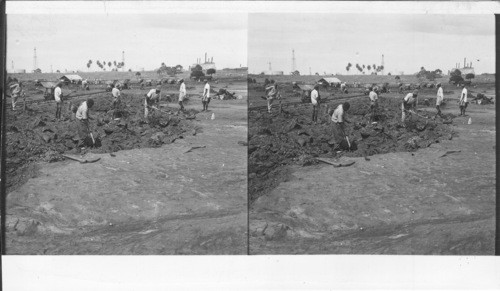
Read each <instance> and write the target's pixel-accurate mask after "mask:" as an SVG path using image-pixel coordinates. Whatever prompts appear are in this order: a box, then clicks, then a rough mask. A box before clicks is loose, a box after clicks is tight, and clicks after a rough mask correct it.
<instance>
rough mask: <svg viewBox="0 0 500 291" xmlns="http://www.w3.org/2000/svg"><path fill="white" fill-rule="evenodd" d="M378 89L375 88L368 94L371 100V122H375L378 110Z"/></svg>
mask: <svg viewBox="0 0 500 291" xmlns="http://www.w3.org/2000/svg"><path fill="white" fill-rule="evenodd" d="M377 88H378V87H375V88H373V89H372V90H371V91H370V93H369V94H368V97H369V98H370V110H371V112H372V114H371V116H370V122H373V120H374V117H375V111H376V110H377V108H378V95H377V92H378V89H377Z"/></svg>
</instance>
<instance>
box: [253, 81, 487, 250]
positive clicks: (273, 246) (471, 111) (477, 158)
mask: <svg viewBox="0 0 500 291" xmlns="http://www.w3.org/2000/svg"><path fill="white" fill-rule="evenodd" d="M284 86H287V85H284ZM251 88H252V87H249V102H250V104H252V103H258V102H259V101H258V99H259V96H260V95H262V93H261V92H257V90H252V89H251ZM285 91H286V92H288V93H287V94H286V95H287V97H288V102H291V101H294V100H298V97H297V96H293V95H292V94H293V93H291V92H290V91H288V90H286V89H285ZM469 91H472V92H473V94H476V93H477V92H483V93H486V94H489V95H490V96H491V95H493V96H494V94H495V93H494V83H491V84H483V85H480V86H478V88H473V89H472V88H471V89H470V90H469ZM445 92H448V93H447V94H446V95H445V99H448V100H447V106H446V108H445V109H444V110H443V113H444V114H445V115H446V119H439V118H438V119H436V121H433V120H432V119H420V118H417V119H416V120H415V121H417V124H418V123H419V122H422V123H423V122H425V121H427V122H428V124H432V123H435V127H434V128H433V129H432V130H430V131H429V132H426V131H427V130H428V127H426V128H425V129H424V130H420V129H422V127H420V129H419V125H417V126H416V127H413V128H411V129H409V128H401V127H398V126H397V119H399V118H400V112H399V111H398V112H395V109H394V107H393V106H392V105H391V102H392V100H400V99H401V98H402V96H403V95H400V94H397V93H388V94H382V97H381V105H384V106H382V108H384V107H385V108H387V110H386V111H382V113H381V117H382V118H380V120H379V122H378V124H377V126H378V127H380V128H379V129H378V130H377V129H376V127H377V126H374V127H372V128H370V126H369V125H368V126H367V125H365V126H363V124H362V123H363V121H362V120H364V119H366V118H367V114H366V112H362V107H363V106H364V105H363V104H360V103H359V102H367V101H366V100H365V99H363V97H361V100H362V101H357V100H356V98H354V99H351V100H350V102H351V104H355V106H357V107H359V108H361V109H359V110H353V111H352V112H351V114H350V115H348V116H349V117H351V119H352V120H354V122H353V123H354V124H351V125H349V126H350V128H349V130H348V132H351V134H350V136H351V138H352V139H353V140H356V141H357V145H358V148H357V149H356V150H355V151H354V152H350V153H345V152H343V153H337V152H334V151H332V150H331V147H330V144H329V143H328V139H327V136H328V135H327V129H323V127H327V125H328V123H327V121H326V120H325V119H326V117H325V118H324V120H323V123H320V124H318V125H316V126H314V127H315V128H312V125H310V124H309V123H308V122H307V120H310V110H311V109H310V108H309V107H308V106H307V105H304V106H306V108H307V109H300V106H299V105H297V106H288V107H285V108H284V109H285V110H286V111H287V112H288V113H285V114H282V115H281V116H284V117H287V114H288V115H289V116H288V122H290V120H292V119H293V118H295V119H296V120H297V122H295V124H298V125H299V126H298V127H297V126H295V125H294V126H293V127H289V129H290V131H289V132H285V133H276V132H274V124H275V123H280V122H281V119H280V117H279V116H280V115H279V114H278V112H277V109H275V111H274V113H273V115H272V116H271V117H269V116H266V114H267V113H265V112H264V111H256V110H252V109H251V108H252V105H250V112H249V123H250V126H249V138H250V139H249V153H250V154H249V156H250V158H249V193H250V199H251V204H250V213H249V216H250V253H251V254H443V255H444V254H455V255H457V254H460V255H492V254H493V253H494V239H495V183H496V179H495V177H496V176H495V159H494V156H495V134H496V129H495V107H494V105H492V104H490V105H478V104H469V108H468V112H467V116H466V117H459V116H457V113H458V106H457V104H456V99H457V96H458V94H459V92H460V90H459V89H457V88H455V87H451V86H447V85H445ZM320 93H323V96H327V95H330V93H335V94H334V96H331V98H332V99H334V98H335V97H338V96H339V94H338V93H337V92H326V93H325V92H320ZM354 94H355V93H354ZM354 94H353V95H354ZM329 98H330V97H329ZM365 98H366V99H367V97H365ZM432 98H435V89H432V90H431V89H428V90H422V91H421V93H420V95H419V99H420V100H423V99H430V101H431V106H423V108H422V109H423V110H422V111H419V113H420V114H421V115H423V116H429V117H430V116H433V115H434V114H435V109H434V108H433V107H432V104H434V103H433V102H435V101H434V99H432ZM363 100H364V101H363ZM398 102H399V101H398ZM331 103H332V104H333V103H335V101H331ZM337 103H338V102H337ZM323 112H325V109H323ZM323 114H325V113H323ZM469 118H471V120H472V124H470V125H469V124H467V123H468V120H469ZM262 119H266V120H267V123H268V126H264V122H261V121H260V120H262ZM395 119H396V120H395ZM269 120H271V121H269ZM445 120H446V121H451V124H450V125H448V124H443V121H445ZM356 126H358V127H357V128H356V129H355V128H354V127H356ZM278 127H279V126H276V128H278ZM381 128H383V129H384V130H381ZM436 130H438V132H436ZM302 131H304V133H302V134H300V133H301V132H302ZM316 131H317V132H319V133H321V134H324V135H326V136H325V138H323V139H322V138H321V135H318V133H317V132H316ZM381 131H383V132H385V133H389V135H390V136H392V138H389V137H388V136H387V137H384V135H385V134H378V133H380V132H381ZM363 132H364V134H363V135H361V133H363ZM297 133H298V134H297ZM296 134H297V136H296ZM429 134H430V135H429ZM266 136H267V137H266ZM309 137H313V139H312V140H311V139H310V138H309ZM412 137H416V139H413V141H416V143H414V144H413V143H412V142H409V141H411V140H412ZM429 137H431V138H429ZM297 138H303V139H304V138H305V139H306V143H305V145H304V146H298V145H297V143H296V142H295V141H294V139H297ZM398 138H400V139H399V142H398ZM285 139H288V140H289V142H288V145H289V146H288V147H283V146H279V145H280V143H279V142H278V141H279V140H285ZM263 143H265V144H266V146H267V147H268V148H269V149H270V150H271V152H270V154H269V156H278V157H282V158H281V159H280V160H281V161H282V162H281V163H280V164H279V165H270V163H268V164H266V161H267V160H272V158H270V157H267V159H264V160H262V159H261V158H260V155H261V154H262V153H260V152H259V149H260V147H261V146H262V144H263ZM369 144H371V145H372V146H371V148H374V149H377V150H378V152H377V151H375V152H372V151H370V150H369V149H370V147H367V145H369ZM274 147H277V149H276V151H272V149H273V148H274ZM445 154H446V155H445ZM318 156H319V157H327V158H331V159H332V160H336V161H338V162H352V161H354V162H355V164H354V165H352V166H349V167H340V168H335V167H333V166H331V165H327V164H320V163H317V162H316V161H315V160H314V158H315V157H318ZM261 173H263V174H261ZM262 183H264V184H265V185H267V186H266V187H259V185H261V184H262Z"/></svg>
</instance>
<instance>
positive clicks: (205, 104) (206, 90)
mask: <svg viewBox="0 0 500 291" xmlns="http://www.w3.org/2000/svg"><path fill="white" fill-rule="evenodd" d="M201 103H202V104H203V110H202V111H208V103H210V84H209V83H208V80H205V87H203V96H202V97H201Z"/></svg>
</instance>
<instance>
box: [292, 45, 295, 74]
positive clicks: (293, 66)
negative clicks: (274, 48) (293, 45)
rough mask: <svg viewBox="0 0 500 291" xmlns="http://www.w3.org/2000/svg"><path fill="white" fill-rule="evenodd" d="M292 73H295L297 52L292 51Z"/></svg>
mask: <svg viewBox="0 0 500 291" xmlns="http://www.w3.org/2000/svg"><path fill="white" fill-rule="evenodd" d="M292 72H295V50H292Z"/></svg>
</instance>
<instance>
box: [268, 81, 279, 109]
mask: <svg viewBox="0 0 500 291" xmlns="http://www.w3.org/2000/svg"><path fill="white" fill-rule="evenodd" d="M266 92H267V97H266V100H267V112H268V113H271V109H272V106H273V101H274V99H276V98H277V96H278V83H275V82H274V80H273V81H271V86H269V87H267V88H266Z"/></svg>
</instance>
